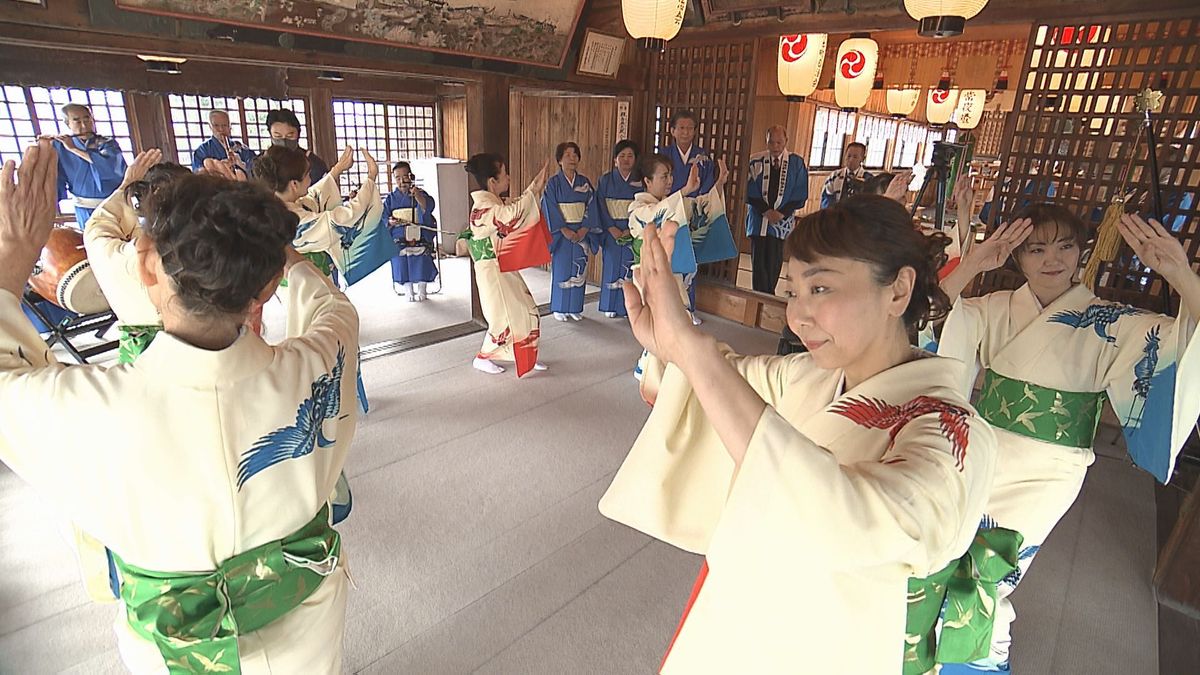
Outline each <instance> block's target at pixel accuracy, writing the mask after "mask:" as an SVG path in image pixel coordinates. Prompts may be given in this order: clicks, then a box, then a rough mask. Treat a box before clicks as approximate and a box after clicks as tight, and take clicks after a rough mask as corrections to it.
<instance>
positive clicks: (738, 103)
mask: <svg viewBox="0 0 1200 675" xmlns="http://www.w3.org/2000/svg"><path fill="white" fill-rule="evenodd" d="M757 53H758V49H757V43H756V42H755V41H754V40H747V41H743V42H735V43H732V44H697V45H680V46H672V47H668V48H667V50H666V51H665V52H663V53H661V54H659V55H658V56H657V57H656V58H655V60H654V63H653V74H652V83H653V89H652V92H651V102H652V105H651V106H650V108H651V110H652V111H653V112H652V114H653V115H654V117H653V118H651V119H648V120H647V122H648V124H647V128H649V129H653V130H654V138H653V139H651V143H650V144H649V145H650V147H659V148H662V147H667V146H668V145H670V143H671V136H670V131H669V129H668V128H667V127H668V124H667V120H669V119H670V116H671V114H672V113H674V112H675V111H676V110H682V109H684V108H688V109H691V110H692V111H693V112H695V113H696V116H697V117H698V118H699V119H698V126H697V136H696V140H697V143H699V145H700V146H701V147H704V148H707V149H708V150H709V151H711V152H712V153H713V154H714V155H715V158H723V159H724V160H725V162H726V163H727V164H728V166H729V172H730V180H729V182H728V183H727V184H726V186H725V199H726V208H727V212H728V214H729V222H730V223H734V224H735V225H734V227H733V231H734V236H735V237H736V238H737V239H738V241H739V244H741V243H742V240H743V239H744V238H745V231H744V228H741V227H737V226H736V224H737V223H739V222H742V220H743V219H744V217H745V197H746V195H745V191H746V185H745V175H746V172H745V164H746V162H747V161H748V160H749V154H750V152H749V146H748V145H747V144H746V143H745V139H746V138H747V137H748V136H749V132H750V129H749V121H750V120H753V119H754V114H753V112H754V111H753V109H752V105H753V101H754V97H753V84H754V73H755V68H756V60H757ZM702 273H703V274H705V275H706V276H712V277H717V278H720V279H723V280H725V281H728V282H729V283H733V282H734V280H735V279H736V276H737V260H736V259H734V260H729V261H725V262H722V263H715V264H713V265H706V266H705V268H704V269H703V270H702Z"/></svg>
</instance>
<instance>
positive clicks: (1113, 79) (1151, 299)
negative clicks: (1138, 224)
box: [980, 14, 1200, 311]
mask: <svg viewBox="0 0 1200 675" xmlns="http://www.w3.org/2000/svg"><path fill="white" fill-rule="evenodd" d="M1094 21H1095V23H1093V24H1089V25H1074V24H1072V25H1064V24H1053V23H1051V24H1042V25H1035V26H1034V27H1033V31H1032V33H1031V35H1030V41H1029V51H1028V53H1027V54H1026V67H1025V74H1024V77H1023V78H1022V80H1021V82H1020V89H1019V90H1018V96H1017V105H1016V109H1015V110H1014V112H1013V113H1012V114H1010V115H1009V119H1008V124H1007V126H1006V129H1005V134H1004V140H1003V141H1002V144H1001V145H1002V152H1003V153H1004V154H1006V155H1007V157H1006V159H1005V160H1004V163H1003V164H1002V166H1001V174H1000V176H999V181H998V187H997V194H998V195H1001V196H1002V198H1003V202H1002V207H1001V208H1000V209H998V211H1000V212H1001V214H1002V216H1003V217H1005V218H1007V217H1008V216H1009V215H1011V214H1012V212H1014V211H1015V210H1016V209H1018V208H1020V206H1021V205H1023V204H1025V203H1027V202H1029V201H1033V200H1038V199H1046V198H1047V197H1053V201H1055V202H1057V203H1060V204H1063V205H1065V206H1067V207H1069V208H1071V209H1073V210H1074V211H1075V212H1076V213H1078V214H1080V215H1081V216H1083V218H1084V219H1085V220H1087V221H1089V222H1091V223H1092V224H1093V225H1095V224H1098V223H1099V221H1100V218H1101V217H1102V214H1103V212H1104V210H1105V208H1106V207H1107V205H1108V203H1109V201H1110V200H1111V199H1112V197H1113V195H1115V194H1118V192H1119V191H1120V190H1121V189H1122V185H1123V183H1122V180H1123V177H1124V172H1125V167H1126V165H1127V164H1128V162H1129V159H1130V155H1131V154H1132V155H1133V156H1134V164H1133V169H1132V171H1131V172H1130V176H1129V178H1128V182H1127V187H1126V192H1127V193H1132V195H1133V199H1134V200H1136V201H1137V202H1138V204H1137V206H1136V207H1135V206H1133V205H1132V204H1130V205H1129V206H1128V207H1127V210H1131V211H1133V210H1136V211H1137V212H1139V213H1142V214H1146V215H1149V214H1151V213H1152V211H1153V202H1152V200H1151V199H1150V197H1149V194H1148V189H1149V184H1150V181H1149V179H1150V173H1149V169H1148V163H1147V159H1146V158H1147V146H1146V143H1145V137H1144V132H1143V130H1142V118H1141V115H1140V114H1138V113H1137V112H1136V111H1135V110H1134V107H1133V97H1134V95H1136V94H1137V93H1138V91H1140V90H1141V89H1143V88H1145V87H1151V88H1154V89H1160V90H1162V91H1163V92H1164V93H1165V95H1166V100H1165V104H1164V107H1163V110H1162V112H1161V113H1159V114H1158V115H1156V122H1155V129H1156V131H1157V134H1158V138H1159V144H1158V147H1157V157H1158V163H1159V168H1160V171H1159V173H1160V176H1159V179H1160V182H1161V185H1162V198H1163V205H1164V211H1165V213H1164V214H1161V215H1162V216H1164V224H1165V225H1167V227H1168V228H1170V229H1172V230H1173V231H1174V232H1175V233H1176V234H1177V236H1179V238H1180V239H1181V240H1182V241H1183V242H1184V246H1185V248H1186V249H1187V251H1188V252H1189V254H1190V255H1191V257H1192V260H1193V264H1195V263H1196V262H1197V261H1198V260H1200V237H1197V227H1198V226H1200V219H1198V218H1197V215H1200V205H1198V204H1197V193H1198V192H1200V149H1198V148H1197V145H1200V110H1198V105H1197V103H1198V100H1200V14H1198V15H1197V16H1192V17H1177V18H1171V19H1165V20H1133V19H1109V20H1105V19H1095V20H1094ZM1018 283H1020V278H1019V276H1018V275H1016V274H1015V273H1012V272H1006V271H998V272H996V273H993V274H991V275H988V276H987V277H985V278H984V280H983V282H982V283H981V284H980V290H982V291H987V290H992V289H995V288H1005V287H1009V288H1011V287H1014V286H1015V285H1016V284H1018ZM1096 292H1097V294H1098V295H1100V296H1102V297H1106V298H1109V299H1113V300H1120V301H1122V302H1128V303H1131V304H1135V305H1138V306H1141V307H1145V308H1147V309H1153V310H1157V311H1162V310H1164V309H1167V307H1166V306H1165V305H1166V303H1164V301H1163V296H1164V294H1163V292H1162V281H1161V279H1159V278H1158V276H1157V275H1154V274H1149V273H1147V272H1146V269H1145V267H1144V266H1142V265H1141V264H1139V263H1138V261H1137V260H1136V259H1135V258H1134V257H1133V256H1132V254H1131V252H1130V251H1129V249H1128V247H1123V249H1122V252H1121V254H1120V255H1119V256H1118V259H1117V260H1116V261H1114V262H1113V263H1112V264H1109V265H1107V266H1106V267H1105V268H1104V269H1102V275H1101V282H1100V284H1099V285H1098V287H1097V291H1096Z"/></svg>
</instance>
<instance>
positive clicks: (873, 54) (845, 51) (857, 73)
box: [833, 37, 879, 108]
mask: <svg viewBox="0 0 1200 675" xmlns="http://www.w3.org/2000/svg"><path fill="white" fill-rule="evenodd" d="M878 65H879V45H878V44H877V43H876V42H875V41H874V40H872V39H871V38H865V37H852V38H850V39H849V40H846V41H845V42H843V43H842V46H841V47H839V48H838V56H837V68H836V71H835V72H834V75H833V77H834V80H833V96H834V98H835V99H836V100H837V104H838V105H840V106H841V107H842V108H861V107H863V106H864V105H865V104H866V102H867V99H868V98H870V96H871V86H872V85H873V84H874V80H875V68H876V67H878Z"/></svg>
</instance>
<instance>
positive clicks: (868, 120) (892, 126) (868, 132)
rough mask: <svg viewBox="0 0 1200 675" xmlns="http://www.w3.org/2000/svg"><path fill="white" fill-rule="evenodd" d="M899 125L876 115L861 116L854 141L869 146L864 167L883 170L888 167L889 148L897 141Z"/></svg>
mask: <svg viewBox="0 0 1200 675" xmlns="http://www.w3.org/2000/svg"><path fill="white" fill-rule="evenodd" d="M898 127H899V125H898V124H897V122H896V120H893V119H888V118H886V117H876V116H874V115H859V117H858V130H857V131H856V132H855V134H854V140H856V141H858V142H859V143H862V144H864V145H866V146H867V157H866V159H865V160H863V166H865V167H867V168H868V169H882V168H884V166H886V165H887V160H888V146H889V144H891V143H893V142H894V141H895V140H896V135H897V131H898Z"/></svg>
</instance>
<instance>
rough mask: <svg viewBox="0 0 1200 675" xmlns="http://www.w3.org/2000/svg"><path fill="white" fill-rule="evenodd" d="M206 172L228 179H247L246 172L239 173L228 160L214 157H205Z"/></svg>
mask: <svg viewBox="0 0 1200 675" xmlns="http://www.w3.org/2000/svg"><path fill="white" fill-rule="evenodd" d="M204 172H205V173H211V174H212V175H214V176H220V177H221V178H224V179H226V180H237V181H244V180H246V174H245V173H237V172H235V171H234V170H233V166H232V165H230V164H229V162H228V161H226V160H223V159H213V158H212V157H206V158H204Z"/></svg>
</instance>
